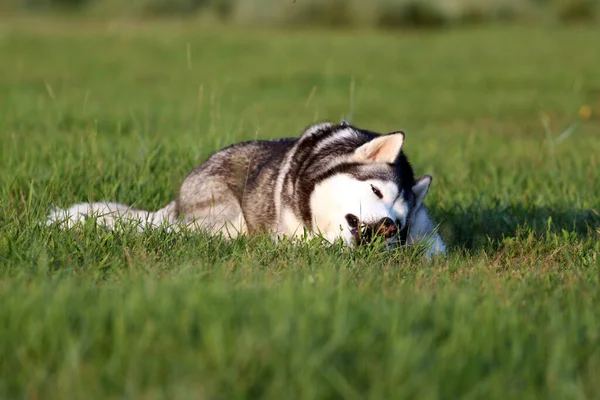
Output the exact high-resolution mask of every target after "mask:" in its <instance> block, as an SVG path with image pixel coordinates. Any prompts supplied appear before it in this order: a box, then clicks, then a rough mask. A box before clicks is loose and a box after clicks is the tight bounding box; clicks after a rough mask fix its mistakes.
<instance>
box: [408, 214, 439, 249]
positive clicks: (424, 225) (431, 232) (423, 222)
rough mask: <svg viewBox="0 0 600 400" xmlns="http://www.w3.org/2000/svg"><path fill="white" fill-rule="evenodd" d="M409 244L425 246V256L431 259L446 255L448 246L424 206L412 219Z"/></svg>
mask: <svg viewBox="0 0 600 400" xmlns="http://www.w3.org/2000/svg"><path fill="white" fill-rule="evenodd" d="M407 244H408V245H409V246H413V245H421V244H422V245H425V246H426V250H425V256H426V257H429V258H431V257H433V256H437V255H445V254H446V245H445V244H444V241H443V240H442V237H441V236H440V235H439V233H438V232H437V230H436V226H435V224H434V223H433V221H432V220H431V218H430V217H429V214H427V210H426V209H425V207H423V206H421V207H419V209H418V210H417V211H415V213H414V214H413V216H412V217H411V220H410V227H409V230H408V237H407Z"/></svg>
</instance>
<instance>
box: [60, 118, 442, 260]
mask: <svg viewBox="0 0 600 400" xmlns="http://www.w3.org/2000/svg"><path fill="white" fill-rule="evenodd" d="M403 143H404V133H403V132H401V131H399V132H392V133H389V134H387V135H380V134H377V133H373V132H370V131H367V130H363V129H359V128H356V127H354V126H351V125H349V124H347V123H342V124H339V125H335V124H332V123H320V124H314V125H311V126H309V127H308V128H307V129H306V130H305V131H304V132H303V133H302V135H301V136H300V137H299V138H287V139H279V140H266V141H250V142H244V143H239V144H234V145H232V146H229V147H226V148H224V149H222V150H220V151H218V152H216V153H214V154H213V155H212V156H210V157H209V158H208V159H207V160H206V161H205V162H204V163H202V164H201V165H199V166H198V167H196V168H195V169H194V170H192V172H191V173H190V174H189V175H188V176H187V177H186V178H185V180H184V181H183V183H182V185H181V188H180V190H179V196H178V197H177V199H176V200H174V201H172V202H171V203H169V204H168V205H167V206H165V207H164V208H162V209H160V210H158V211H156V212H150V211H143V210H137V209H133V208H131V207H129V206H126V205H123V204H118V203H106V202H103V203H91V204H87V203H81V204H76V205H73V206H72V207H70V208H69V209H66V210H63V209H58V210H54V211H52V212H51V213H50V215H49V219H48V223H49V224H51V223H56V222H60V223H66V224H67V226H73V225H75V224H76V223H78V222H81V221H83V220H85V219H86V218H87V217H90V216H95V217H96V218H98V222H100V223H102V224H104V225H106V226H108V227H109V228H112V227H114V226H115V222H116V221H117V220H126V221H137V222H140V223H141V225H142V226H146V225H150V226H158V225H161V224H165V223H167V224H169V225H171V226H180V225H185V226H187V227H191V228H196V229H203V230H207V231H209V232H211V233H213V234H218V233H222V234H224V236H225V237H229V238H233V237H235V236H237V235H239V234H254V233H260V232H267V233H270V234H272V235H273V236H274V237H275V238H280V237H283V236H287V237H300V236H304V235H305V234H308V235H309V236H315V235H320V236H322V237H324V238H325V239H326V240H328V241H329V242H335V241H337V240H338V239H341V240H343V241H344V243H346V244H347V245H348V246H350V247H355V246H357V245H360V244H362V243H366V242H368V241H370V240H371V239H372V238H373V237H381V238H382V239H384V240H385V242H386V244H387V246H388V247H389V248H391V247H395V246H397V245H400V244H406V245H413V244H416V243H422V242H425V243H426V244H428V250H427V254H428V255H435V254H440V253H445V245H444V243H443V241H442V239H441V237H440V236H439V235H438V234H437V233H436V232H435V225H434V223H433V222H432V221H431V219H430V218H429V216H428V215H427V211H426V209H425V207H424V206H423V200H424V199H425V195H426V194H427V191H428V189H429V186H430V184H431V180H432V178H431V176H428V175H425V176H423V177H421V178H419V179H417V180H415V177H414V174H413V169H412V167H411V165H410V164H409V162H408V160H407V158H406V156H405V155H404V153H403V152H402V145H403Z"/></svg>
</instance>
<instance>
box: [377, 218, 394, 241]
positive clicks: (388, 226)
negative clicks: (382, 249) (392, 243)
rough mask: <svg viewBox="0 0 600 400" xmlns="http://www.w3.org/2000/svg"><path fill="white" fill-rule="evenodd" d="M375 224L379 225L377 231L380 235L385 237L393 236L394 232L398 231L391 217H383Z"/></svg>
mask: <svg viewBox="0 0 600 400" xmlns="http://www.w3.org/2000/svg"><path fill="white" fill-rule="evenodd" d="M377 225H378V226H379V230H378V233H379V234H380V235H382V236H385V238H386V239H389V238H391V237H394V236H395V235H396V233H398V226H397V225H396V224H395V223H394V220H393V219H391V218H387V217H386V218H383V219H382V220H381V221H379V222H378V223H377Z"/></svg>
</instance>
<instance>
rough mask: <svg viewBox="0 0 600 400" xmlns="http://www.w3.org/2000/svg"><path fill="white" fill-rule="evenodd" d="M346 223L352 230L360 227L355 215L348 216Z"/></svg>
mask: <svg viewBox="0 0 600 400" xmlns="http://www.w3.org/2000/svg"><path fill="white" fill-rule="evenodd" d="M346 222H348V226H350V228H352V229H358V225H359V224H360V220H359V219H358V217H357V216H356V215H354V214H346Z"/></svg>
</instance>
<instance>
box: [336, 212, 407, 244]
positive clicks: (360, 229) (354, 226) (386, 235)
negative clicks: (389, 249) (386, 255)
mask: <svg viewBox="0 0 600 400" xmlns="http://www.w3.org/2000/svg"><path fill="white" fill-rule="evenodd" d="M346 222H348V226H349V227H350V232H351V233H352V236H353V237H354V240H355V242H356V244H357V245H360V244H365V243H370V242H372V241H373V240H374V239H376V238H383V239H385V240H386V241H387V240H389V239H392V238H394V237H396V236H397V235H398V233H399V232H400V229H399V227H398V225H397V224H396V223H395V222H394V220H393V219H391V218H389V217H386V218H382V219H380V220H379V221H377V222H375V223H369V224H363V223H361V222H360V220H359V219H358V217H357V216H356V215H354V214H347V215H346Z"/></svg>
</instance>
